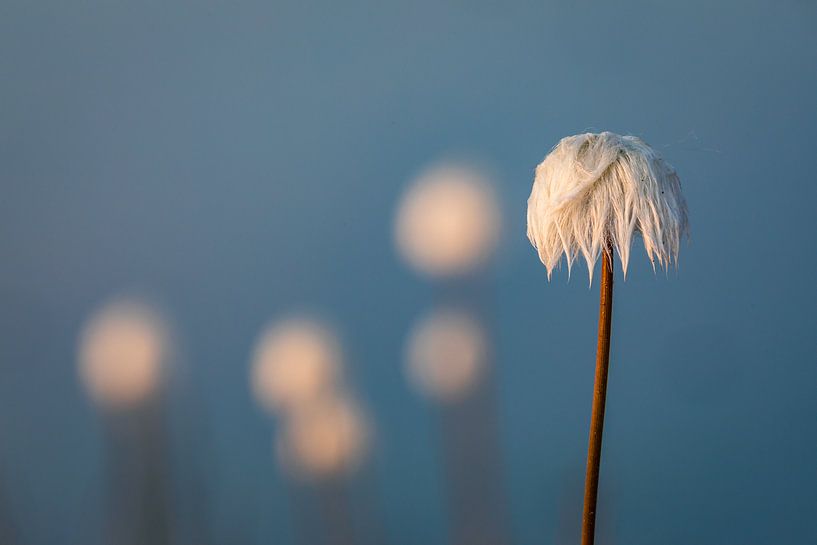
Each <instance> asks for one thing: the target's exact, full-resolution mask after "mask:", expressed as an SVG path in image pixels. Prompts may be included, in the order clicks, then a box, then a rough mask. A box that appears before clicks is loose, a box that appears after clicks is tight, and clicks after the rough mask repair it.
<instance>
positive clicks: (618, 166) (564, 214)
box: [528, 132, 688, 282]
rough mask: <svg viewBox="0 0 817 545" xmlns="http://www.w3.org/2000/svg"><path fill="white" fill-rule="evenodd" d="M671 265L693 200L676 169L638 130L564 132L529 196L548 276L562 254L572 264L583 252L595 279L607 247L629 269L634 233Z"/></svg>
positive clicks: (532, 232)
mask: <svg viewBox="0 0 817 545" xmlns="http://www.w3.org/2000/svg"><path fill="white" fill-rule="evenodd" d="M635 232H638V233H641V237H642V239H643V241H644V249H645V250H646V251H647V256H648V257H649V258H650V261H651V262H652V264H653V268H655V262H656V261H658V264H659V265H660V266H661V267H664V268H667V267H669V265H670V264H671V263H673V262H675V263H676V264H677V261H678V249H679V246H680V241H681V238H682V237H683V236H684V235H685V234H686V233H687V232H688V219H687V207H686V202H685V201H684V197H683V195H681V183H680V180H679V179H678V175H677V174H676V173H675V169H673V168H672V167H671V166H670V165H669V164H667V163H666V162H665V161H664V160H663V159H662V158H661V156H660V155H659V154H658V153H656V152H655V150H653V149H652V148H651V147H650V146H648V145H647V144H645V143H644V142H643V141H642V140H641V139H640V138H637V137H635V136H620V135H617V134H613V133H611V132H603V133H600V134H593V133H585V134H578V135H575V136H568V137H567V138H563V139H562V140H561V141H560V142H559V143H558V144H557V145H556V147H555V148H553V150H552V151H551V152H550V153H549V154H548V156H547V157H545V160H544V161H542V163H541V164H540V165H539V166H538V167H536V176H535V178H534V181H533V190H532V191H531V194H530V198H529V199H528V238H529V239H530V241H531V243H532V244H533V246H534V247H535V248H536V250H537V251H538V252H539V259H541V260H542V263H543V264H544V265H545V267H546V268H547V272H548V279H550V276H551V273H552V272H553V269H554V267H555V266H556V265H557V264H558V263H559V262H560V260H561V257H562V254H564V255H565V257H566V260H567V267H568V272H569V271H570V269H571V267H572V265H573V262H574V261H575V260H576V258H577V257H578V256H579V255H580V254H581V256H582V257H584V259H585V260H586V261H587V267H588V269H589V272H590V280H591V282H592V280H593V268H594V266H595V263H596V260H597V259H598V257H599V255H600V254H601V252H612V251H613V250H615V251H616V252H617V253H618V254H619V256H620V258H621V267H622V269H623V271H624V277H625V278H626V276H627V265H628V263H629V260H630V243H631V241H632V238H633V233H635Z"/></svg>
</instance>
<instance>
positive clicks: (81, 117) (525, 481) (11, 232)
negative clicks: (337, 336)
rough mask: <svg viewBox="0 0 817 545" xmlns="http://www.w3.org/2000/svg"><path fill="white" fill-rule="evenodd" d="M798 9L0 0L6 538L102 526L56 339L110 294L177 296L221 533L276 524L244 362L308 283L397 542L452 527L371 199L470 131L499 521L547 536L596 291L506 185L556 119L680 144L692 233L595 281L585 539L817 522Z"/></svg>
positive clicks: (574, 449) (815, 49) (572, 486)
mask: <svg viewBox="0 0 817 545" xmlns="http://www.w3.org/2000/svg"><path fill="white" fill-rule="evenodd" d="M815 24H817V4H816V3H815V2H813V1H811V0H778V1H771V0H743V1H740V2H738V1H733V0H728V1H721V2H702V1H697V0H690V1H685V2H658V3H656V2H646V1H645V2H639V1H625V2H599V1H588V2H566V1H559V2H515V3H513V4H512V5H508V4H503V3H499V2H480V1H473V0H472V1H468V2H465V1H445V2H425V1H416V2H405V3H401V4H393V3H383V2H362V1H352V2H324V3H317V2H280V1H279V2H211V1H201V2H166V1H163V2H158V1H150V0H148V1H144V2H114V1H105V2H102V1H84V2H53V1H46V0H43V1H39V2H25V1H18V0H2V2H0V184H2V186H1V187H2V192H0V256H2V261H0V301H1V302H2V304H0V483H1V484H2V486H0V494H1V495H2V496H3V498H4V499H3V503H4V504H5V505H6V508H5V511H6V514H7V516H8V517H10V518H13V519H14V520H15V521H16V524H17V525H18V527H19V529H20V537H21V541H22V542H24V543H31V544H51V543H55V544H56V543H60V544H94V543H99V539H100V537H99V531H98V527H99V524H100V522H101V518H102V513H103V509H102V489H103V473H104V472H103V467H104V466H103V443H102V438H101V435H100V434H101V431H102V428H101V422H100V421H99V418H98V417H97V415H96V414H95V412H94V410H93V408H92V406H91V405H90V403H89V402H88V401H87V399H86V397H85V395H84V392H83V390H82V388H81V386H80V384H79V382H78V380H77V377H76V370H75V369H76V363H75V353H76V342H77V335H78V333H79V331H80V329H81V327H82V324H83V322H84V320H85V319H86V318H87V317H88V316H89V315H90V314H91V313H92V312H93V311H94V309H96V308H97V307H98V305H100V304H102V303H103V302H104V301H106V300H107V299H108V298H109V297H111V296H114V295H116V294H119V293H123V292H124V293H137V294H141V295H144V296H145V297H148V298H150V299H152V300H155V301H158V302H159V303H160V304H161V305H162V307H163V308H164V309H165V310H166V312H167V314H168V315H169V316H170V318H171V319H172V320H173V323H174V324H175V328H176V331H177V334H178V339H179V342H180V343H181V352H182V354H183V358H182V359H183V361H184V363H185V368H186V375H185V376H186V379H185V380H187V381H188V382H187V386H188V388H187V391H188V394H187V398H186V399H187V401H185V402H178V403H176V405H178V407H176V409H179V407H181V408H182V409H184V410H187V411H188V416H186V417H184V418H183V417H180V416H179V414H181V412H182V411H181V409H179V410H178V411H176V412H174V413H173V414H174V415H175V416H174V418H175V419H176V422H177V424H178V422H182V421H187V422H188V423H189V422H191V421H194V422H196V424H197V426H200V427H201V428H202V429H204V430H206V432H202V433H201V434H200V435H201V437H202V438H201V439H200V443H198V445H199V446H198V447H197V448H199V451H201V449H204V451H206V453H207V454H206V456H204V457H203V458H204V460H203V461H200V465H201V467H202V468H203V469H201V473H202V474H203V475H205V481H204V483H205V484H204V486H205V488H206V489H207V490H208V491H209V492H210V493H211V495H212V498H213V503H212V506H211V516H210V521H211V525H212V529H213V532H214V533H215V536H216V541H217V542H219V543H235V542H238V541H240V542H242V543H253V544H256V543H257V544H260V543H282V544H284V543H291V542H292V541H291V540H292V539H293V528H292V525H291V524H290V522H289V507H288V500H287V494H286V490H285V487H284V486H283V483H282V479H281V477H280V476H279V474H278V473H277V471H276V469H275V467H274V464H273V461H272V455H271V426H270V423H269V421H268V419H267V418H266V417H265V416H264V415H263V414H261V412H260V411H259V410H258V409H257V408H256V407H255V405H254V404H253V402H252V400H251V399H250V397H249V394H248V389H247V366H248V359H249V355H250V350H251V348H252V343H253V341H254V339H255V337H256V335H257V333H258V331H259V328H260V327H261V326H262V325H263V324H264V323H265V322H267V321H268V320H269V319H270V318H273V317H275V316H280V315H282V314H284V313H286V312H288V311H290V310H292V309H301V308H308V309H315V310H317V311H319V312H321V313H323V314H324V315H325V316H327V317H329V318H330V319H331V320H332V321H333V322H334V323H335V324H336V325H338V327H339V329H340V331H341V332H342V335H343V338H344V344H345V348H346V352H347V355H348V365H349V368H350V372H351V374H352V377H353V380H354V382H355V385H356V388H357V390H358V391H359V392H360V393H361V395H362V397H363V398H364V399H365V402H366V404H367V406H368V407H369V408H370V409H371V410H372V412H373V414H374V418H375V421H376V424H377V427H378V450H377V453H376V464H375V468H374V470H373V472H374V477H373V479H374V481H375V483H376V488H377V491H378V496H379V497H380V499H381V500H382V506H381V508H380V510H381V512H382V517H383V524H384V527H385V530H386V532H387V534H388V536H389V542H390V543H392V544H395V545H402V544H405V545H414V544H418V543H422V544H424V545H435V544H441V543H443V542H444V540H445V531H444V518H445V515H444V509H443V504H444V500H443V496H442V495H443V491H442V487H441V481H440V467H439V464H438V461H437V459H436V448H437V442H436V441H437V439H436V435H435V433H436V432H435V420H434V412H433V411H432V410H431V408H430V407H429V406H428V405H427V403H425V402H424V401H423V400H421V399H419V398H418V397H417V396H416V395H415V394H414V392H413V391H411V390H410V389H409V388H408V386H407V385H406V383H405V380H404V376H403V372H402V361H401V359H402V350H403V343H404V338H405V335H406V331H407V329H408V328H409V327H410V325H411V324H412V323H413V321H414V320H415V318H417V317H418V316H419V315H421V314H422V313H423V312H424V311H425V310H427V308H428V307H429V306H430V304H431V302H432V298H433V297H432V295H433V292H432V288H431V287H430V286H429V285H428V283H427V282H426V281H425V280H424V279H422V278H419V277H417V276H416V275H415V274H414V273H412V271H410V270H408V269H407V268H406V267H405V266H404V265H403V263H402V262H401V261H400V259H399V257H398V256H397V255H396V254H395V251H394V249H393V245H392V221H393V214H394V210H395V207H396V203H397V200H398V198H399V196H400V195H401V193H402V191H403V189H404V187H405V184H406V183H407V182H408V181H410V180H411V178H412V177H413V176H414V175H416V174H417V173H418V172H420V171H421V170H422V169H423V168H424V167H425V166H426V165H428V164H429V163H432V162H436V161H438V160H441V159H445V158H447V157H452V156H453V157H461V156H467V157H473V158H478V159H479V160H480V161H483V162H485V163H487V164H488V165H490V166H491V168H492V169H493V171H494V172H495V173H496V175H497V180H498V188H499V194H500V197H501V199H502V207H503V212H504V215H505V220H506V221H505V231H504V236H503V240H502V244H501V247H500V249H499V252H498V256H497V259H496V262H495V264H494V267H493V269H492V279H493V290H494V291H493V294H492V297H493V298H494V308H495V309H496V323H497V331H496V339H497V340H496V342H497V364H498V371H497V380H498V382H497V388H498V394H499V410H500V415H501V426H502V427H501V439H502V448H503V451H504V457H505V461H506V468H505V471H506V475H507V478H508V482H507V490H508V496H509V502H510V509H511V524H512V530H513V542H514V543H518V544H534V543H555V542H556V539H557V536H558V535H559V532H560V530H559V525H560V524H561V522H560V517H563V516H566V517H568V518H569V517H571V516H574V513H575V516H578V514H579V510H580V502H581V494H580V492H577V490H580V488H581V483H582V479H583V470H584V455H585V449H586V440H587V429H586V428H587V421H588V415H589V402H590V394H591V384H592V380H593V361H594V360H593V358H594V350H595V344H594V342H595V328H596V313H597V291H596V290H595V289H593V290H588V288H587V283H586V277H585V275H584V274H583V273H581V272H579V274H575V275H574V278H573V279H572V280H571V281H570V282H568V281H567V278H566V274H564V273H557V274H556V275H555V276H554V280H553V281H552V282H551V283H550V284H548V283H547V281H546V275H545V270H544V268H543V267H542V266H541V265H540V264H539V262H538V260H537V258H536V254H535V252H534V251H533V249H532V248H531V247H530V246H529V243H528V242H527V240H526V238H525V206H526V199H527V196H528V193H529V191H530V186H531V182H532V176H533V169H534V167H535V165H536V164H537V163H538V162H540V161H541V160H542V158H543V157H544V155H545V154H546V152H547V151H548V150H549V149H550V148H551V147H552V146H553V145H554V144H555V143H556V142H557V141H558V139H559V138H561V137H562V136H565V135H569V134H574V133H577V132H583V131H587V130H591V131H600V130H611V131H614V132H620V133H628V134H635V135H638V136H641V137H642V138H644V139H645V140H646V141H647V142H649V143H651V144H652V145H653V146H654V147H656V148H657V149H658V150H659V151H661V152H662V153H663V154H664V155H665V157H666V158H667V159H668V160H669V162H670V163H672V164H673V165H674V166H675V167H676V169H677V170H678V172H679V174H680V176H681V179H682V182H683V189H684V192H685V195H686V198H687V201H688V204H689V208H690V214H691V222H692V238H691V240H690V242H689V243H688V244H686V245H685V246H684V247H683V248H682V254H681V263H680V269H679V271H678V272H677V273H676V272H674V271H673V272H670V273H669V274H668V275H667V274H664V273H659V274H657V275H654V274H653V273H652V270H651V268H650V267H649V264H648V261H647V259H646V258H645V257H644V254H643V250H641V248H639V247H636V249H635V250H634V252H633V258H632V260H631V264H630V274H629V275H628V279H627V282H626V283H623V282H619V283H618V284H617V286H616V300H615V304H616V307H615V314H614V326H613V333H614V341H613V347H612V360H611V374H610V385H609V388H610V389H609V398H608V404H607V410H608V413H607V415H608V416H607V422H606V423H607V427H606V430H605V450H604V466H603V470H602V484H601V487H602V502H603V505H605V506H606V512H604V511H602V512H601V513H600V517H602V518H601V521H600V525H602V527H603V529H604V530H605V535H606V536H608V537H606V538H605V539H607V543H621V544H624V543H626V544H628V545H639V544H645V545H646V544H655V543H662V544H666V545H672V544H679V545H680V544H690V543H695V544H697V545H706V544H712V545H715V544H717V545H721V544H724V543H741V544H745V545H749V544H755V543H756V544H768V543H787V544H788V543H791V544H797V543H803V544H805V543H815V542H816V541H817V516H815V515H817V472H816V471H815V453H816V452H817V418H815V416H817V389H816V388H817V343H815V332H816V331H817V328H816V327H815V326H817V318H815V308H817V288H815V283H814V282H815V274H814V271H815V267H816V266H817V252H815V251H814V248H815V246H814V245H815V238H814V236H815V233H817V215H815V202H816V199H817V189H816V188H817V184H815V174H814V173H815V172H817V153H815V126H817V104H816V103H815V97H817V33H816V32H815V31H814V29H815ZM185 407H186V408H185ZM191 407H194V408H193V409H191ZM190 412H192V414H193V415H194V416H190V414H189V413H190ZM185 418H186V419H187V420H185ZM179 456H180V457H181V459H182V460H183V461H184V460H186V458H185V456H184V455H179ZM187 466H189V464H187V465H186V467H187ZM188 469H189V467H188ZM565 513H566V515H565ZM236 536H240V538H239V537H236Z"/></svg>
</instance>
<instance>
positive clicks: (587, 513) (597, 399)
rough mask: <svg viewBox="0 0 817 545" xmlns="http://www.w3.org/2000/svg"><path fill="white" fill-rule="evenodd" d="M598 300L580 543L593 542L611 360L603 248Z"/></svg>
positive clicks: (608, 261) (609, 276)
mask: <svg viewBox="0 0 817 545" xmlns="http://www.w3.org/2000/svg"><path fill="white" fill-rule="evenodd" d="M600 292H601V297H600V302H599V344H598V348H597V349H596V378H595V383H594V385H593V412H592V415H591V417H590V440H589V444H588V447H587V475H586V477H585V482H584V512H583V514H582V545H593V540H594V539H595V531H596V499H597V497H598V492H599V464H600V462H601V436H602V432H603V431H604V403H605V400H606V398H607V367H608V364H609V363H610V319H611V318H612V315H613V254H612V252H606V251H605V252H604V253H603V257H602V263H601V289H600Z"/></svg>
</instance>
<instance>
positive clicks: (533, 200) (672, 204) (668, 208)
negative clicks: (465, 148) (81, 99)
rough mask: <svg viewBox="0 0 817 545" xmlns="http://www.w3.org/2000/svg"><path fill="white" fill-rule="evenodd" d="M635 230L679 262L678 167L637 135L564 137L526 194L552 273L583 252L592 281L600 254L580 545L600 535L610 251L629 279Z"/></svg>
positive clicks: (656, 255) (652, 252) (662, 259)
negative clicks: (598, 513)
mask: <svg viewBox="0 0 817 545" xmlns="http://www.w3.org/2000/svg"><path fill="white" fill-rule="evenodd" d="M635 233H640V234H641V237H642V239H643V241H644V249H645V250H646V251H647V256H648V257H649V258H650V261H651V262H652V264H653V269H655V262H656V261H658V264H659V265H660V266H661V267H663V268H665V269H666V268H668V267H669V266H670V265H671V264H673V263H674V264H676V265H677V263H678V250H679V246H680V241H681V238H682V237H683V236H684V235H685V234H687V233H688V217H687V207H686V202H685V201H684V197H683V195H682V194H681V183H680V180H679V179H678V175H677V174H676V173H675V170H674V169H673V168H672V167H671V166H670V165H669V164H667V163H666V162H664V160H663V159H662V158H661V156H660V155H658V153H656V152H655V150H653V149H652V148H651V147H649V146H648V145H647V144H645V143H644V141H642V140H641V139H640V138H636V137H634V136H620V135H617V134H613V133H611V132H603V133H600V134H592V133H586V134H579V135H575V136H568V137H567V138H563V139H562V140H561V141H560V142H559V143H558V144H557V145H556V147H555V148H553V150H552V151H551V152H550V153H549V154H548V156H547V157H545V160H544V161H542V163H541V164H540V165H539V166H538V167H537V168H536V176H535V179H534V182H533V190H532V191H531V195H530V198H529V199H528V238H529V239H530V241H531V243H532V244H533V246H534V247H535V248H536V250H537V251H538V253H539V259H541V261H542V263H543V264H544V265H545V267H546V268H547V273H548V279H550V277H551V274H552V273H553V269H554V268H555V267H556V266H557V265H558V264H559V263H560V262H561V259H562V255H563V254H564V256H565V258H566V261H567V267H568V274H569V273H570V269H571V267H572V265H573V263H574V261H576V259H577V258H578V257H579V256H582V257H584V259H585V261H586V262H587V267H588V270H589V274H590V281H591V283H592V280H593V269H594V268H595V263H596V261H597V260H598V258H599V255H601V256H602V268H601V269H602V276H601V289H600V292H601V298H600V299H601V301H600V307H599V337H598V347H597V351H596V374H595V383H594V389H593V408H592V414H591V419H590V438H589V441H588V443H589V444H588V453H587V474H586V478H585V489H584V509H583V514H582V545H592V544H593V541H594V536H595V524H596V498H597V496H598V481H599V465H600V461H601V441H602V431H603V428H604V404H605V399H606V395H607V369H608V363H609V360H610V321H611V317H612V310H613V275H614V271H613V252H614V251H615V253H618V255H619V258H620V259H621V267H622V271H623V273H624V277H625V278H626V275H627V266H628V264H629V260H630V243H631V241H632V239H633V235H634V234H635Z"/></svg>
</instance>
